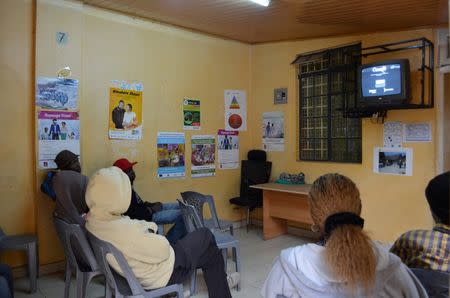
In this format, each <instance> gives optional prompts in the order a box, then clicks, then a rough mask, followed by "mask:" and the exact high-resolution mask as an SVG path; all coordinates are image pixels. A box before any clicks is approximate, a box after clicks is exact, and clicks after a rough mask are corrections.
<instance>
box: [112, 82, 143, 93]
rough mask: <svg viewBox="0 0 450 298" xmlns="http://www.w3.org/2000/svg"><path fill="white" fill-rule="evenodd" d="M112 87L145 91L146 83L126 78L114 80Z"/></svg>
mask: <svg viewBox="0 0 450 298" xmlns="http://www.w3.org/2000/svg"><path fill="white" fill-rule="evenodd" d="M111 87H112V88H117V89H122V90H134V91H144V85H143V84H142V83H141V82H137V81H132V82H128V81H125V80H112V81H111Z"/></svg>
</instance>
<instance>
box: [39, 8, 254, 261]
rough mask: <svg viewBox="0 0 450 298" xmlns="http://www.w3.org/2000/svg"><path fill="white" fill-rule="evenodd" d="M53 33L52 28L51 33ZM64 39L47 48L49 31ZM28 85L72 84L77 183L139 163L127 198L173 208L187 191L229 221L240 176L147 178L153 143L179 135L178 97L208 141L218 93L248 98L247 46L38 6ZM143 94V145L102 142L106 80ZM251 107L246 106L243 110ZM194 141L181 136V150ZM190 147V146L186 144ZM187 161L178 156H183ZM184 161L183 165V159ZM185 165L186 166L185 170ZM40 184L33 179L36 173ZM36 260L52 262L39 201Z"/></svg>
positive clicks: (244, 137)
mask: <svg viewBox="0 0 450 298" xmlns="http://www.w3.org/2000/svg"><path fill="white" fill-rule="evenodd" d="M55 24H57V26H55ZM56 30H58V31H66V32H68V33H69V43H68V44H67V46H65V47H59V46H56V45H55V31H56ZM36 47H37V51H36V64H37V65H36V75H37V76H55V74H56V71H57V70H58V69H59V68H61V67H63V66H66V65H68V66H70V67H71V68H72V73H73V76H72V77H73V78H76V79H79V80H80V86H81V87H80V90H81V96H80V98H79V103H80V118H81V160H82V168H83V173H84V174H86V175H91V174H93V172H94V171H96V170H97V169H99V168H101V167H106V166H110V165H112V163H113V162H114V161H115V160H116V159H118V158H121V157H126V158H128V159H130V160H132V161H138V162H139V163H138V164H137V165H136V166H135V170H136V174H137V180H136V185H135V187H136V189H137V191H138V192H139V194H140V195H141V196H142V198H143V199H145V200H149V201H162V202H168V201H172V202H173V201H175V200H176V199H177V198H178V197H179V193H180V192H182V191H186V190H196V191H199V192H202V193H208V194H212V195H214V197H215V199H216V203H217V209H218V212H219V214H220V215H221V216H222V217H225V218H230V219H235V220H236V219H238V218H240V217H241V213H240V211H234V210H233V209H232V208H231V207H230V206H229V203H228V199H230V198H232V197H233V196H236V195H237V194H238V191H239V187H238V185H239V170H227V171H223V170H222V171H217V172H216V177H212V178H197V179H192V178H190V173H187V176H186V178H185V179H180V180H159V179H157V178H156V155H157V152H156V134H157V132H158V131H179V132H181V131H182V110H181V108H182V102H183V101H182V100H183V97H194V98H199V99H201V113H202V114H201V117H202V129H201V130H200V131H199V132H196V133H195V134H213V135H215V134H217V130H218V129H219V128H223V126H224V117H223V114H224V108H223V106H224V105H223V92H224V90H225V89H240V90H246V91H247V95H248V97H249V95H250V92H249V91H250V90H249V89H250V88H249V87H250V48H249V46H248V45H246V44H242V43H237V42H232V41H225V40H221V39H217V38H212V37H207V36H204V35H200V34H196V33H191V32H187V31H182V30H178V29H174V28H170V27H167V26H160V25H157V24H153V23H150V22H147V21H139V20H134V19H132V18H130V17H126V16H122V15H118V14H115V13H110V12H106V11H102V10H99V9H93V8H90V7H88V6H83V5H81V4H77V3H72V5H71V7H67V5H65V6H59V5H53V4H49V1H38V7H37V45H36ZM114 79H119V80H139V81H142V82H143V84H144V96H143V121H144V129H143V139H142V140H141V141H122V140H112V141H111V140H109V139H108V131H107V128H108V117H109V112H108V96H109V87H110V82H111V80H114ZM249 104H251V99H250V100H249ZM192 134H193V133H191V132H187V133H186V138H187V140H188V139H189V138H190V136H191V135H192ZM240 142H241V143H240V145H241V157H242V158H243V157H244V154H245V152H247V151H248V150H249V149H250V146H251V135H250V133H249V132H242V133H241V134H240ZM187 144H190V141H187ZM190 152H191V149H190V147H187V154H186V156H189V154H190ZM187 159H188V160H189V158H187ZM189 168H190V161H188V163H187V170H188V169H189ZM38 176H39V178H41V177H42V173H39V175H38ZM38 202H39V205H38V229H39V232H40V233H39V235H40V238H41V239H45V241H41V259H42V262H43V263H49V262H53V261H57V260H60V259H61V256H62V255H61V253H60V251H57V250H55V249H54V247H57V246H59V244H58V243H57V239H56V237H55V234H54V232H53V227H52V222H51V212H52V210H53V203H52V202H50V201H49V200H45V199H44V198H43V197H42V198H40V199H39V200H38Z"/></svg>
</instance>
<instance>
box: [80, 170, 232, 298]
mask: <svg viewBox="0 0 450 298" xmlns="http://www.w3.org/2000/svg"><path fill="white" fill-rule="evenodd" d="M131 192H132V189H131V183H130V179H129V178H128V177H127V175H125V174H124V173H123V171H121V170H120V169H119V168H117V167H110V168H106V169H101V170H99V171H98V172H97V173H95V174H94V175H93V176H92V177H91V179H90V181H89V184H88V187H87V191H86V202H87V204H88V206H89V209H90V211H89V213H88V215H87V216H86V228H87V230H88V231H90V232H91V233H92V234H94V235H95V236H96V237H98V238H99V239H101V240H104V241H107V242H109V243H111V244H112V245H114V246H115V247H116V248H117V249H118V250H120V251H121V252H122V253H123V255H124V256H125V259H126V260H127V262H128V264H129V265H130V267H131V269H132V270H133V272H134V274H135V275H136V277H137V279H138V280H139V282H140V283H141V284H142V286H143V287H144V288H145V289H148V290H151V289H156V288H161V287H164V286H167V285H172V284H177V283H183V282H184V281H185V280H187V279H190V278H191V275H192V273H193V271H194V269H196V268H202V270H203V275H204V278H205V281H206V285H207V288H208V292H209V297H214V298H229V297H231V294H230V289H229V284H228V283H230V284H231V285H230V287H233V286H236V284H237V277H236V276H231V277H230V278H227V275H226V273H225V268H224V260H223V257H222V253H221V251H220V250H219V249H218V248H217V244H216V241H215V238H214V235H213V234H212V233H211V231H210V230H208V229H206V228H202V229H199V230H197V231H195V232H192V233H189V234H187V235H186V236H185V237H184V238H183V239H180V240H179V241H178V242H177V244H176V245H175V246H173V247H172V246H171V245H170V244H169V242H168V241H167V239H166V238H165V237H164V236H161V235H158V234H156V233H155V232H156V229H157V225H156V224H155V223H153V222H148V221H145V220H136V219H131V218H129V217H128V216H124V215H122V214H123V213H124V212H125V211H126V210H127V209H128V207H129V205H130V201H131ZM108 262H109V263H110V264H111V266H112V267H113V268H114V269H115V270H116V271H117V272H119V273H120V272H121V270H120V268H119V267H118V264H117V262H116V261H115V260H114V258H108Z"/></svg>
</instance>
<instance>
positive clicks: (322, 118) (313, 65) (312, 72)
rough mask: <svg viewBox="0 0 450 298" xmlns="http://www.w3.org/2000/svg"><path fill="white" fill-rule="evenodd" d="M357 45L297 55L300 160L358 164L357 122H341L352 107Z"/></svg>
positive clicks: (359, 132)
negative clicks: (347, 110) (345, 111)
mask: <svg viewBox="0 0 450 298" xmlns="http://www.w3.org/2000/svg"><path fill="white" fill-rule="evenodd" d="M360 53H361V45H360V44H357V45H351V46H345V47H340V48H334V49H327V50H324V51H320V52H315V53H313V54H306V55H300V56H298V57H297V59H296V60H295V61H294V63H296V64H299V77H298V78H299V83H300V89H299V91H300V94H299V96H300V105H299V106H300V111H299V120H300V138H299V139H300V144H299V145H300V147H299V148H300V150H299V153H300V156H299V158H300V160H307V161H334V162H349V163H360V162H361V159H362V156H361V155H362V154H361V119H359V118H345V117H344V110H345V109H344V106H345V105H347V106H348V107H354V106H353V105H354V104H355V102H356V100H355V98H356V94H357V92H356V91H357V82H356V78H357V75H356V74H357V68H358V65H360V64H361V58H360Z"/></svg>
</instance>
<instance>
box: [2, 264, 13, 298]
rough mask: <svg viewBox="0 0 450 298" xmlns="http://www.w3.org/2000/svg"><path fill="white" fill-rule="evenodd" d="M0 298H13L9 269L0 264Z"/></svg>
mask: <svg viewBox="0 0 450 298" xmlns="http://www.w3.org/2000/svg"><path fill="white" fill-rule="evenodd" d="M0 297H2V298H13V297H14V286H13V276H12V272H11V268H9V266H7V265H3V264H0Z"/></svg>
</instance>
